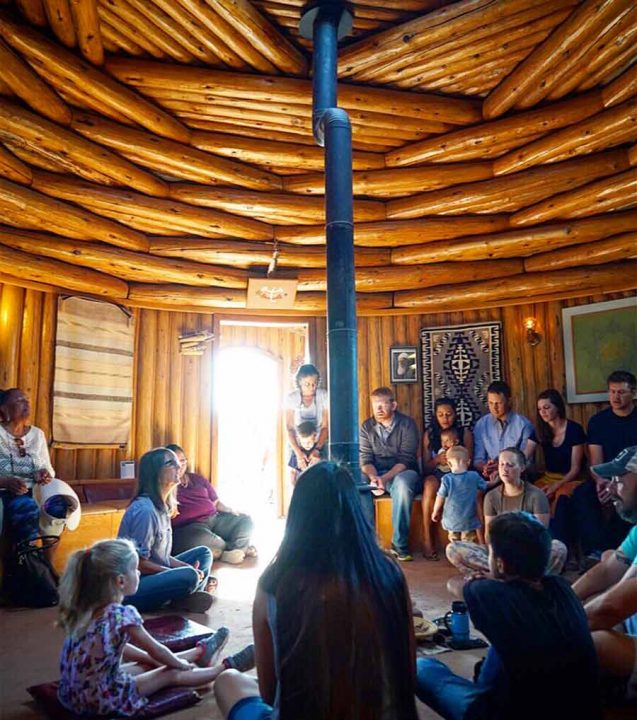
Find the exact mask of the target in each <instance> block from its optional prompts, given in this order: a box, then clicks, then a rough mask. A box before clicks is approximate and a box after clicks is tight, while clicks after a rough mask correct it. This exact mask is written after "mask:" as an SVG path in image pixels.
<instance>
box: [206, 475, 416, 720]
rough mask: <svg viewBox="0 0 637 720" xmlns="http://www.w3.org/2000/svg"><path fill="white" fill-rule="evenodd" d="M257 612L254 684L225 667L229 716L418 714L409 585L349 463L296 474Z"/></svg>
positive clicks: (351, 719)
mask: <svg viewBox="0 0 637 720" xmlns="http://www.w3.org/2000/svg"><path fill="white" fill-rule="evenodd" d="M252 617H253V630H254V642H255V650H256V657H257V672H258V678H259V681H258V685H257V682H256V681H255V680H254V679H252V678H250V677H246V676H244V675H241V674H239V673H238V672H235V671H234V670H227V671H225V672H223V673H221V675H219V677H218V678H217V680H216V684H215V694H216V696H217V703H218V705H219V708H220V709H221V712H222V714H223V717H224V718H230V720H256V719H257V718H258V719H259V720H268V719H269V718H275V717H276V718H278V720H301V719H303V720H327V719H328V718H329V719H330V720H337V719H338V720H361V719H362V718H364V719H365V720H416V718H417V714H416V707H415V699H414V690H415V686H414V680H415V674H414V673H415V657H416V654H415V645H414V632H413V624H412V617H411V602H410V599H409V591H408V589H407V585H406V582H405V578H404V577H403V574H402V572H401V571H400V569H399V568H398V566H397V565H396V563H395V562H394V561H393V560H391V559H390V558H389V557H388V556H387V555H385V554H384V553H383V552H382V551H381V550H380V549H379V548H378V546H377V544H376V538H375V537H374V534H373V531H372V528H371V526H370V525H369V523H368V522H367V520H366V519H365V517H364V514H363V511H362V508H361V503H360V499H359V497H358V491H357V490H356V487H355V485H354V481H353V480H352V477H351V475H350V474H349V473H348V472H347V470H346V469H345V468H343V467H340V466H338V465H337V464H336V463H331V462H321V463H318V464H317V465H313V466H312V467H310V468H309V469H308V470H306V471H305V472H304V473H303V474H302V475H301V476H300V477H299V481H298V483H297V485H296V488H295V490H294V494H293V495H292V502H291V503H290V510H289V515H288V520H287V526H286V530H285V536H284V538H283V542H282V543H281V547H280V548H279V551H278V552H277V554H276V556H275V559H274V560H273V562H272V563H271V564H270V566H269V567H268V568H267V569H266V571H265V573H264V574H263V575H262V576H261V579H260V580H259V585H258V588H257V594H256V597H255V601H254V608H253V616H252Z"/></svg>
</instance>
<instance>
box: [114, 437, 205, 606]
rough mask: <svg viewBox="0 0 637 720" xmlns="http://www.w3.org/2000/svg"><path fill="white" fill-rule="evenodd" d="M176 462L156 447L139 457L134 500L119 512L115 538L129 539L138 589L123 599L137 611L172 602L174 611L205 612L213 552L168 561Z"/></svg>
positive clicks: (193, 552)
mask: <svg viewBox="0 0 637 720" xmlns="http://www.w3.org/2000/svg"><path fill="white" fill-rule="evenodd" d="M178 484H179V460H178V459H177V456H176V455H175V453H174V452H173V451H172V450H168V449H167V448H155V449H154V450H149V451H148V452H147V453H145V454H144V455H142V458H141V460H140V462H139V477H138V480H137V491H136V492H135V497H134V498H133V499H132V500H131V503H130V505H129V506H128V508H127V509H126V512H125V513H124V517H123V518H122V522H121V524H120V526H119V533H118V537H120V538H127V539H129V540H132V541H133V542H134V543H135V546H136V547H137V553H138V555H139V572H140V575H141V577H140V580H139V587H138V588H137V590H136V592H135V593H134V594H133V595H130V596H128V597H126V598H124V604H126V605H128V604H130V605H134V606H135V607H136V608H137V609H138V610H141V611H142V612H148V611H151V610H157V609H158V608H160V607H162V606H163V605H166V604H168V603H171V606H172V607H173V608H175V609H179V610H190V611H192V612H206V610H208V608H209V607H210V606H211V605H212V596H211V595H210V594H209V593H208V592H206V591H205V590H206V588H207V587H208V575H209V574H210V568H211V566H212V554H211V552H210V550H209V549H208V548H207V547H203V546H199V547H195V548H192V549H191V550H188V551H186V552H184V553H181V554H179V555H177V556H176V557H173V555H171V552H172V527H171V525H170V519H171V517H173V516H174V515H175V514H176V512H177V501H176V499H175V491H176V489H177V485H178Z"/></svg>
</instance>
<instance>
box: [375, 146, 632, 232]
mask: <svg viewBox="0 0 637 720" xmlns="http://www.w3.org/2000/svg"><path fill="white" fill-rule="evenodd" d="M627 167H628V153H627V152H626V151H625V150H611V151H607V152H605V153H598V154H597V155H592V156H588V157H585V158H577V159H575V160H568V161H566V162H561V163H554V164H552V165H546V166H542V167H539V168H531V169H530V170H523V171H522V172H519V173H514V174H512V175H507V176H506V177H498V178H494V179H493V180H482V181H480V182H476V183H467V184H466V185H455V186H454V187H453V188H448V189H445V190H434V191H433V192H429V193H424V194H422V195H413V196H411V197H408V198H401V199H399V200H390V201H389V202H388V203H387V219H388V220H398V219H407V218H416V217H422V216H423V215H463V214H466V213H490V212H507V211H512V210H518V209H520V208H523V207H526V206H529V205H532V204H533V203H537V202H538V201H543V200H545V198H548V200H547V202H548V203H549V204H550V203H551V202H552V200H551V196H554V195H555V194H557V193H561V192H565V191H567V190H571V189H572V188H577V187H579V186H581V185H585V184H586V183H590V182H591V181H593V180H596V179H597V178H604V177H607V176H609V175H615V174H616V173H618V172H620V171H622V170H625V169H626V168H627ZM522 212H524V211H522ZM595 212H599V210H597V211H595V210H593V211H592V212H591V214H594V213H595ZM548 217H555V215H550V216H548ZM545 219H548V218H545ZM535 222H538V220H536V221H535Z"/></svg>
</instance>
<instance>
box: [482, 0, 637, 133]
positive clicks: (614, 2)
mask: <svg viewBox="0 0 637 720" xmlns="http://www.w3.org/2000/svg"><path fill="white" fill-rule="evenodd" d="M631 5H632V0H585V1H584V2H583V3H582V4H581V5H580V6H579V7H578V8H577V9H576V10H575V11H574V12H573V13H572V14H571V16H570V17H569V18H568V19H567V20H566V21H565V22H563V23H562V24H561V25H560V26H559V28H557V29H556V30H555V31H554V32H553V33H551V35H550V37H549V38H547V40H545V41H544V42H543V43H542V44H541V45H540V46H539V47H537V48H536V49H535V50H534V51H533V52H532V53H531V54H530V55H529V56H528V57H527V58H526V59H525V60H523V61H522V62H521V63H520V64H519V65H518V66H517V67H516V68H515V70H514V71H513V72H512V73H511V74H510V75H508V76H507V77H506V78H505V79H504V80H503V81H502V82H501V83H500V84H499V85H498V86H497V87H496V88H495V90H493V92H492V93H491V94H490V95H489V97H488V98H487V99H486V100H485V101H484V104H483V106H482V114H483V115H484V117H485V118H486V119H490V118H494V117H497V116H499V115H502V114H503V113H505V112H506V111H507V110H510V109H511V108H512V107H514V106H515V107H529V105H530V104H533V103H536V102H539V101H540V100H541V99H542V98H543V97H545V95H546V94H548V92H549V90H550V87H551V86H552V84H553V82H554V81H555V80H556V79H557V78H559V77H562V76H563V74H564V73H565V72H568V70H569V69H570V68H571V67H572V66H571V64H570V62H569V56H572V55H574V54H576V53H577V49H578V48H580V47H582V46H584V45H585V44H590V43H592V42H594V39H595V37H597V36H598V35H599V34H600V32H602V31H603V29H604V28H605V27H607V26H608V24H609V23H612V22H613V21H614V20H615V19H616V18H617V16H618V15H620V14H623V13H624V12H627V11H628V10H629V9H630V6H631ZM545 88H546V90H545Z"/></svg>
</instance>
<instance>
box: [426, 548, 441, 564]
mask: <svg viewBox="0 0 637 720" xmlns="http://www.w3.org/2000/svg"><path fill="white" fill-rule="evenodd" d="M422 556H423V557H424V558H425V560H429V561H432V562H438V561H439V560H440V555H438V553H437V551H436V550H434V551H433V552H432V553H429V554H428V555H427V554H426V553H423V554H422Z"/></svg>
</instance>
